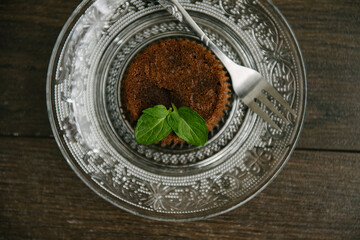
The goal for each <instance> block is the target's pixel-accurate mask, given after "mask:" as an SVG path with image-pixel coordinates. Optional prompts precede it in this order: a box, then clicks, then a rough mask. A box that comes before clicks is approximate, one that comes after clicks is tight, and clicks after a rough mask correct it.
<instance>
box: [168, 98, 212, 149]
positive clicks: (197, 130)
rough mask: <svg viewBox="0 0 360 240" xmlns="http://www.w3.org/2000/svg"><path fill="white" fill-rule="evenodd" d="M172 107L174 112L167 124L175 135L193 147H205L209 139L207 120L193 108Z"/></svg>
mask: <svg viewBox="0 0 360 240" xmlns="http://www.w3.org/2000/svg"><path fill="white" fill-rule="evenodd" d="M172 106H173V110H174V111H173V112H172V113H170V114H169V115H168V117H167V122H168V123H169V125H170V127H171V128H172V129H173V130H174V132H175V134H176V135H177V136H178V137H179V138H182V139H184V140H185V141H186V142H188V143H189V144H191V145H201V146H204V145H205V143H206V141H207V139H208V129H207V127H206V122H205V120H204V119H203V118H202V117H201V116H200V115H199V114H198V113H197V112H195V111H194V110H192V109H191V108H188V107H180V108H179V109H177V108H176V107H175V105H174V104H172Z"/></svg>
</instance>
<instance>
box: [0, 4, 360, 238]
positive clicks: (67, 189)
mask: <svg viewBox="0 0 360 240" xmlns="http://www.w3.org/2000/svg"><path fill="white" fill-rule="evenodd" d="M78 3H79V0H77V1H74V0H66V1H65V0H46V1H45V0H43V1H41V0H11V1H10V0H3V1H0V36H1V38H0V239H114V238H116V239H143V238H145V239H341V240H343V239H360V141H359V135H360V101H359V97H360V79H359V78H360V67H359V63H360V2H359V1H358V0H341V1H340V0H291V1H290V0H274V3H275V4H276V5H277V6H278V7H279V9H280V10H281V11H282V12H283V14H284V15H285V16H286V18H287V19H288V21H289V23H290V25H291V26H292V27H293V30H294V31H295V34H296V36H297V38H298V40H299V43H300V46H301V48H302V51H303V54H304V59H305V62H306V66H307V71H308V88H309V95H308V111H307V116H306V122H305V127H304V130H303V132H302V135H301V139H300V142H299V143H298V145H297V150H296V151H295V153H294V154H293V156H292V157H291V159H290V161H289V162H288V164H287V165H286V167H285V169H284V170H283V171H282V172H281V173H280V175H279V176H278V177H277V178H276V180H275V181H274V182H273V183H272V184H270V186H269V187H267V188H266V189H265V190H264V191H263V192H262V193H261V194H259V195H258V196H257V197H256V198H254V199H253V200H251V201H250V202H249V203H247V204H245V205H244V206H242V207H240V208H238V209H236V210H234V211H232V212H230V213H227V214H225V215H222V216H218V217H215V218H212V219H209V220H206V221H198V222H188V223H165V222H157V221H151V220H147V219H144V218H140V217H136V216H133V215H132V214H129V213H127V212H124V211H122V210H120V209H118V208H116V207H114V206H112V205H111V204H109V203H108V202H106V201H104V200H103V199H102V198H100V197H98V196H97V195H96V194H95V193H94V192H92V191H91V190H90V189H89V188H88V187H86V186H85V184H84V183H83V182H82V181H81V180H80V179H79V178H78V177H77V176H76V175H75V173H74V172H73V171H72V170H71V168H70V167H69V165H68V164H67V163H66V161H65V160H64V158H63V156H62V155H61V153H60V151H59V149H58V147H57V145H56V143H55V140H54V138H53V136H52V132H51V129H50V125H49V122H48V117H47V111H46V104H45V99H46V97H45V82H46V72H47V66H48V62H49V58H50V54H51V51H52V48H53V46H54V43H55V40H56V38H57V36H58V34H59V32H60V29H61V27H62V26H63V24H64V23H65V21H66V19H67V18H68V17H69V15H70V14H71V12H72V11H73V9H74V8H75V7H76V6H77V5H78Z"/></svg>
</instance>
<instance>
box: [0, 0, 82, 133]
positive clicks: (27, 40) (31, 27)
mask: <svg viewBox="0 0 360 240" xmlns="http://www.w3.org/2000/svg"><path fill="white" fill-rule="evenodd" d="M79 3H80V1H79V0H78V1H73V0H71V1H58V0H46V1H40V0H23V1H20V0H15V1H14V0H11V1H0V36H1V41H0V52H1V54H0V135H23V136H24V135H25V136H50V135H51V129H50V125H49V120H48V118H47V110H46V94H45V86H46V74H47V67H48V64H49V60H50V55H51V52H52V49H53V46H54V45H55V41H56V39H57V36H58V34H59V33H60V30H61V28H62V26H63V25H64V24H65V21H66V20H67V18H68V17H69V16H70V14H71V12H72V11H73V10H74V9H75V7H76V6H77V5H78V4H79Z"/></svg>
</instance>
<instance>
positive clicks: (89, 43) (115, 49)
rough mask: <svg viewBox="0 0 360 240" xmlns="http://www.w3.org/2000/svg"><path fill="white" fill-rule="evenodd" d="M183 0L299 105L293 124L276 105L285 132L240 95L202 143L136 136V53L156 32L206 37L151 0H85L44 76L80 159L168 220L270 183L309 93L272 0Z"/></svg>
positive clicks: (99, 186)
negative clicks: (132, 112)
mask: <svg viewBox="0 0 360 240" xmlns="http://www.w3.org/2000/svg"><path fill="white" fill-rule="evenodd" d="M182 4H183V5H184V7H185V8H186V9H187V10H188V11H189V12H190V14H191V15H192V16H193V17H194V18H195V20H196V21H197V22H198V23H199V25H200V26H201V27H202V28H203V29H204V30H205V32H206V33H207V34H208V36H209V37H210V38H211V39H212V40H213V41H214V42H215V43H216V44H217V45H218V46H219V47H220V48H221V49H222V50H223V51H224V52H225V53H226V54H227V55H228V56H229V57H230V58H232V59H233V60H234V61H236V62H238V63H241V64H243V65H245V66H248V67H252V68H254V69H257V70H258V71H260V72H261V73H262V75H263V76H265V78H266V79H268V80H269V81H270V82H271V83H272V84H273V85H274V86H275V87H276V88H277V89H278V91H279V92H280V93H281V94H282V95H283V96H284V98H285V99H286V100H287V101H288V102H289V103H290V104H291V105H292V107H293V108H294V109H295V110H296V113H297V117H296V118H295V119H293V118H292V116H291V115H288V118H289V119H290V120H291V121H292V122H293V124H292V125H289V126H285V125H284V124H283V123H282V122H281V120H280V119H277V118H276V117H275V116H272V118H273V119H274V121H276V122H278V124H279V125H281V126H282V131H281V132H278V131H276V130H275V129H272V128H271V127H269V126H268V125H266V124H265V123H264V121H263V120H261V119H259V118H258V117H257V116H256V115H255V114H254V113H253V112H251V111H250V110H248V109H247V108H246V107H245V106H244V105H243V104H242V103H241V102H240V101H239V100H238V99H237V98H236V97H235V96H232V98H231V101H230V104H229V109H228V110H227V111H226V113H225V115H224V117H223V119H222V120H221V122H220V123H219V126H218V127H217V128H216V129H215V130H214V131H213V132H211V133H210V136H209V139H210V140H209V141H208V143H207V144H206V145H205V146H204V147H192V146H184V147H172V148H169V147H168V148H163V147H161V146H158V145H152V146H142V145H139V144H137V143H136V142H135V141H134V137H133V132H132V129H131V128H130V127H129V124H128V123H127V121H126V120H125V118H124V116H123V113H122V110H121V101H120V93H121V91H120V89H121V79H122V76H123V74H124V70H125V69H126V67H127V65H128V63H129V61H130V60H131V59H132V57H133V56H134V55H136V53H138V52H139V51H141V49H143V48H144V47H146V46H147V45H148V44H151V43H152V42H154V41H157V40H159V39H167V38H186V39H192V40H194V41H198V39H197V38H196V37H195V36H194V35H193V34H192V33H191V32H190V31H189V30H188V29H187V28H186V27H185V26H183V25H181V24H180V23H179V22H177V21H176V19H174V18H173V17H172V16H170V14H169V13H168V12H166V11H165V10H164V9H163V8H162V7H161V6H160V5H159V4H157V2H156V1H151V0H96V1H90V0H87V1H83V2H82V3H81V4H80V5H79V7H78V8H77V9H76V10H75V11H74V13H73V14H72V15H71V17H70V18H69V20H68V21H67V23H66V24H65V26H64V28H63V30H62V31H61V33H60V36H59V38H58V41H57V42H56V45H55V48H54V51H53V55H52V58H51V61H50V65H49V70H48V79H47V104H48V112H49V118H50V122H51V126H52V129H53V132H54V135H55V138H56V140H57V143H58V144H59V147H60V149H61V151H62V153H63V155H64V157H65V158H66V160H67V161H68V163H69V164H70V166H71V167H72V168H73V170H74V171H75V172H76V173H77V174H78V175H79V177H80V178H81V179H82V180H83V181H84V182H85V183H86V184H87V185H88V186H89V187H90V188H91V189H92V190H94V191H95V192H96V193H97V194H99V195H100V196H102V197H103V198H104V199H106V200H108V201H109V202H111V203H113V204H114V205H116V206H118V207H120V208H122V209H124V210H126V211H129V212H131V213H134V214H136V215H140V216H144V217H147V218H151V219H157V220H167V221H185V220H196V219H203V218H208V217H212V216H215V215H219V214H221V213H224V212H227V211H229V210H231V209H234V208H235V207H238V206H240V205H242V204H244V203H245V202H247V201H248V200H249V199H251V198H252V197H254V196H255V195H256V194H257V193H259V192H260V191H261V190H262V189H264V188H265V186H266V185H267V184H268V183H269V182H270V181H271V180H272V179H273V178H274V177H275V176H276V175H277V174H278V173H279V171H280V170H281V168H282V167H283V166H284V164H285V163H286V161H287V160H288V158H289V156H290V154H291V152H292V151H293V149H294V147H295V143H296V141H297V139H298V136H299V133H300V130H301V127H302V124H303V118H304V113H305V105H306V75H305V69H304V64H303V60H302V56H301V52H300V50H299V47H298V44H297V42H296V39H295V37H294V35H293V33H292V31H291V29H290V27H289V25H288V24H287V22H286V20H285V19H284V18H283V16H282V15H281V14H280V12H279V11H278V10H277V9H276V7H275V6H274V5H273V4H272V3H271V1H256V0H184V1H182ZM280 110H281V111H283V109H280Z"/></svg>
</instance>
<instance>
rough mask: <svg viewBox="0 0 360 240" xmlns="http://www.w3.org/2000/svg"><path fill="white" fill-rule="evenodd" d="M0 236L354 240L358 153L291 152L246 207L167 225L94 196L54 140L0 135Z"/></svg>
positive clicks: (359, 192) (359, 197)
mask: <svg viewBox="0 0 360 240" xmlns="http://www.w3.org/2000/svg"><path fill="white" fill-rule="evenodd" d="M0 146H2V149H1V151H0V169H1V173H0V174H1V175H0V176H1V177H0V236H2V237H3V238H1V237H0V239H113V238H117V239H143V238H145V239H339V240H340V239H341V240H343V239H348V240H351V239H354V240H355V239H358V238H357V237H358V236H360V218H359V213H360V175H359V171H360V161H359V159H360V154H355V153H334V152H317V151H296V152H295V154H294V155H293V157H292V158H291V160H290V161H289V163H288V164H287V166H286V167H285V169H284V170H283V171H282V172H281V173H280V175H279V176H278V177H277V178H276V180H275V181H274V182H273V183H272V184H270V186H269V187H268V188H266V189H265V190H264V191H263V192H262V193H261V194H259V195H258V196H257V197H255V198H254V199H253V200H252V201H250V202H249V203H247V204H245V205H244V206H242V207H240V208H238V209H236V210H234V211H232V212H230V213H227V214H225V215H222V216H218V217H215V218H212V219H209V220H205V221H197V222H190V223H165V222H157V221H152V220H147V219H144V218H140V217H136V216H134V215H132V214H130V213H127V212H124V211H122V210H120V209H118V208H116V207H114V206H112V205H111V204H109V203H108V202H106V201H105V200H103V199H101V198H100V197H98V196H97V195H96V194H95V193H94V192H92V191H91V190H90V189H89V188H88V187H87V186H86V185H85V184H84V183H82V182H81V180H80V179H79V178H78V177H77V176H76V175H75V173H74V172H73V171H72V170H71V168H70V167H69V166H68V164H67V163H66V161H65V160H64V159H63V157H62V156H61V154H60V153H59V151H58V148H57V145H56V143H55V141H54V140H52V139H36V138H12V137H7V138H5V137H3V138H0Z"/></svg>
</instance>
